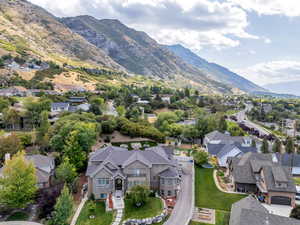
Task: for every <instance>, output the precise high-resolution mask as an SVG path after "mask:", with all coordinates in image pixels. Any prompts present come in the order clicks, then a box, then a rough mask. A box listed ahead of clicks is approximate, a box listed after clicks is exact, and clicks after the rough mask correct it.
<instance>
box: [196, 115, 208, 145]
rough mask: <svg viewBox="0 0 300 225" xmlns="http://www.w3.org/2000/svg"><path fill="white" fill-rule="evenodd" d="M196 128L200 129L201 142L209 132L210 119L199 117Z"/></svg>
mask: <svg viewBox="0 0 300 225" xmlns="http://www.w3.org/2000/svg"><path fill="white" fill-rule="evenodd" d="M196 129H197V130H198V134H199V137H200V138H201V143H203V139H204V137H205V135H206V134H207V133H209V127H208V121H207V119H205V118H203V117H202V118H199V119H198V120H197V123H196Z"/></svg>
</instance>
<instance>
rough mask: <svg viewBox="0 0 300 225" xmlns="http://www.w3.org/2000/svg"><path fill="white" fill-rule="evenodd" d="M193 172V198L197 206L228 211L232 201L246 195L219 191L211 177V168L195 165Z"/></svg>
mask: <svg viewBox="0 0 300 225" xmlns="http://www.w3.org/2000/svg"><path fill="white" fill-rule="evenodd" d="M195 173H196V175H195V176H196V179H195V195H196V196H195V198H196V206H197V207H202V208H209V209H216V210H222V211H228V212H229V211H230V210H231V205H232V204H233V203H235V202H237V201H239V200H241V199H242V198H244V197H246V196H245V195H239V194H227V193H224V192H221V191H219V189H218V188H217V186H216V184H215V182H214V179H213V169H203V168H200V167H196V168H195Z"/></svg>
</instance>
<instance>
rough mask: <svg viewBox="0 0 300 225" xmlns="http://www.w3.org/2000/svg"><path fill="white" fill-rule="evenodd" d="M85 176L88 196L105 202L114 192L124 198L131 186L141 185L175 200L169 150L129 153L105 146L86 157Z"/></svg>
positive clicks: (176, 181) (176, 180) (176, 176)
mask: <svg viewBox="0 0 300 225" xmlns="http://www.w3.org/2000/svg"><path fill="white" fill-rule="evenodd" d="M86 175H87V177H88V187H89V188H88V193H89V194H90V195H91V194H94V196H95V199H106V198H107V197H108V195H109V194H115V193H116V192H118V194H119V193H121V194H122V195H124V194H125V193H126V192H127V191H130V189H131V188H132V187H133V186H135V185H145V186H147V187H149V188H150V189H151V190H154V191H157V192H158V193H159V194H160V195H161V196H162V197H175V196H177V193H178V191H179V186H180V181H181V179H180V177H181V175H180V169H179V167H178V164H177V161H176V160H175V159H174V158H173V152H172V150H171V149H170V148H167V147H163V146H159V147H152V148H148V149H145V150H143V151H142V150H132V151H129V150H128V149H125V148H120V147H113V146H108V147H105V148H102V149H99V150H97V151H95V152H93V153H91V154H90V157H89V163H88V168H87V172H86Z"/></svg>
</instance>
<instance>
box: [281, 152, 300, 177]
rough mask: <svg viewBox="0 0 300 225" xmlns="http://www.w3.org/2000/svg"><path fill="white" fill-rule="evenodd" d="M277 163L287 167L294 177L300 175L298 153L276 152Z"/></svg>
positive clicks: (299, 157)
mask: <svg viewBox="0 0 300 225" xmlns="http://www.w3.org/2000/svg"><path fill="white" fill-rule="evenodd" d="M276 157H277V160H278V163H279V164H280V165H282V166H285V167H289V168H290V169H291V173H292V175H293V176H294V177H300V155H299V154H288V153H284V154H280V153H276Z"/></svg>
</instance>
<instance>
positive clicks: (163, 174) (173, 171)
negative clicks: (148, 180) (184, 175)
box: [159, 167, 179, 178]
mask: <svg viewBox="0 0 300 225" xmlns="http://www.w3.org/2000/svg"><path fill="white" fill-rule="evenodd" d="M159 176H161V177H166V178H168V177H169V178H174V177H179V173H178V170H176V169H175V168H172V167H170V168H168V169H166V170H164V171H163V172H161V173H160V174H159Z"/></svg>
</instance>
